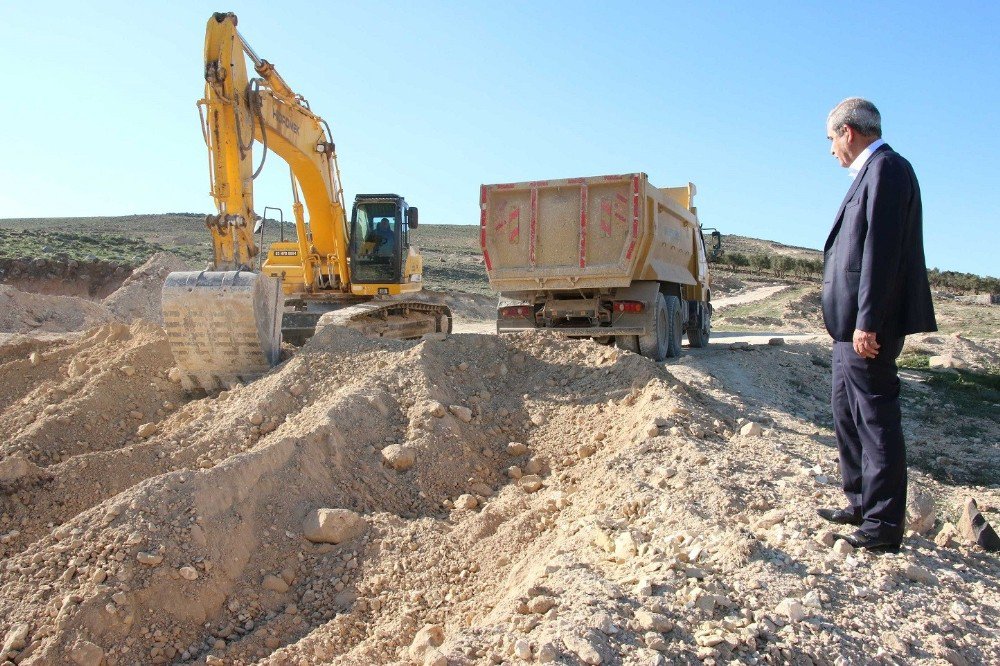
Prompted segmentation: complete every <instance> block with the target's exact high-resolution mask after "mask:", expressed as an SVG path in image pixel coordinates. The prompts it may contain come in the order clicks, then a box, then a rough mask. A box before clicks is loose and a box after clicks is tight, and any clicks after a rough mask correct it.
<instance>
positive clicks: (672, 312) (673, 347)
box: [661, 296, 684, 358]
mask: <svg viewBox="0 0 1000 666" xmlns="http://www.w3.org/2000/svg"><path fill="white" fill-rule="evenodd" d="M661 298H662V297H661ZM666 306H667V321H669V322H670V330H669V333H668V338H667V358H677V357H678V356H680V355H681V336H682V335H684V328H683V320H682V319H681V299H679V298H678V297H676V296H667V298H666Z"/></svg>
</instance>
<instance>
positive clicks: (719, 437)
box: [0, 256, 1000, 666]
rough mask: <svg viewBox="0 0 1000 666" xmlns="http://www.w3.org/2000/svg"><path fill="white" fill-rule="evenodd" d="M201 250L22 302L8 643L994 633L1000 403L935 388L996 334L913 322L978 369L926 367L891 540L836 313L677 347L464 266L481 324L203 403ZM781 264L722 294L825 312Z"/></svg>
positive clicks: (901, 657)
mask: <svg viewBox="0 0 1000 666" xmlns="http://www.w3.org/2000/svg"><path fill="white" fill-rule="evenodd" d="M176 261H177V260H176V259H174V258H171V257H169V256H159V257H154V259H153V260H151V261H150V262H149V263H148V264H146V265H145V266H144V267H142V268H141V269H140V270H139V271H137V273H136V275H134V276H133V277H131V278H129V279H127V280H125V279H124V278H122V280H121V282H119V285H120V288H119V289H118V290H117V291H115V292H113V293H110V294H106V295H102V296H101V297H100V298H98V297H97V296H92V297H90V298H89V299H88V298H84V297H82V296H62V295H59V294H52V293H47V294H27V293H25V292H21V291H19V290H16V289H13V287H8V288H7V289H8V291H4V292H3V295H0V298H7V299H8V306H7V307H5V308H4V312H5V313H6V314H5V315H4V316H6V317H8V318H7V319H5V320H3V322H2V323H3V324H4V325H5V330H6V331H7V334H6V335H4V336H3V338H2V339H0V434H2V437H0V553H2V555H3V560H2V562H0V640H2V641H3V643H2V647H0V650H2V654H0V664H2V663H5V662H4V660H7V661H9V662H13V663H17V664H36V665H39V664H82V665H99V664H108V665H113V664H156V663H196V664H320V663H338V664H435V665H437V666H442V665H445V664H451V665H459V664H499V663H508V664H520V663H534V662H539V663H562V664H580V663H584V664H666V663H709V664H711V663H729V662H742V663H795V664H799V663H801V664H808V663H839V664H856V663H927V664H937V663H952V664H964V663H968V664H976V663H991V662H997V661H998V660H1000V637H998V636H997V633H996V627H997V626H998V625H1000V592H998V589H1000V588H998V583H1000V558H998V557H997V555H996V554H995V553H988V552H986V551H985V550H983V549H982V548H981V547H979V546H976V545H971V544H970V543H969V542H968V537H967V536H966V534H967V533H968V532H969V528H970V526H969V525H967V524H964V523H969V522H970V517H972V516H969V515H967V516H966V517H965V519H964V520H963V519H962V517H963V512H966V513H972V512H971V508H966V502H967V500H968V499H969V498H974V499H975V500H977V501H978V510H979V511H981V512H982V515H983V516H984V517H985V518H986V519H987V520H989V521H991V522H992V523H993V524H994V525H996V524H997V523H998V522H1000V514H998V512H997V507H1000V486H998V484H997V479H998V478H1000V449H998V445H997V443H998V442H1000V421H998V416H997V414H1000V410H998V409H997V407H998V405H997V397H996V394H995V392H994V393H991V392H990V389H989V388H988V387H987V388H986V389H983V391H982V392H978V393H976V392H973V393H965V392H963V391H964V390H965V389H963V391H960V390H958V389H957V388H956V386H955V385H954V384H949V383H942V382H943V381H944V380H948V379H949V378H955V377H958V378H962V377H965V376H966V375H963V374H961V371H960V369H959V368H958V367H956V366H959V365H965V366H967V367H968V368H969V369H971V370H976V371H978V372H980V373H982V374H983V375H985V376H992V375H991V374H990V373H995V372H996V364H997V358H998V356H997V355H998V340H997V339H996V338H995V337H994V338H989V337H974V336H970V335H962V334H961V333H960V334H959V335H958V336H955V335H952V334H951V333H948V332H946V333H943V334H940V335H930V336H922V337H920V338H919V339H915V340H913V341H911V346H910V347H908V353H910V354H911V356H913V357H914V358H916V357H920V358H923V357H926V358H928V359H929V358H931V357H945V358H950V359H951V362H950V363H946V364H945V365H951V366H953V367H952V368H944V369H941V370H933V371H932V370H930V369H923V368H915V369H907V370H906V371H904V382H905V387H904V396H905V417H904V418H905V420H906V424H905V425H906V429H907V437H908V442H909V445H910V453H911V463H912V464H911V471H910V477H911V478H910V482H911V491H910V496H911V511H910V513H911V527H912V530H911V531H910V532H909V533H908V535H907V538H906V541H905V544H904V548H903V550H902V551H901V552H900V553H899V554H895V555H873V554H870V553H866V552H863V551H862V552H852V551H851V549H850V548H849V547H848V548H844V546H846V543H845V542H839V543H838V545H836V546H834V540H833V532H832V530H830V529H829V528H830V526H829V525H828V524H824V523H823V521H821V520H820V519H819V518H818V517H817V516H816V514H815V508H816V507H817V506H835V505H839V504H840V502H841V501H842V496H841V494H840V491H839V489H838V473H837V466H836V449H835V444H834V440H833V434H832V431H831V429H830V420H829V416H828V408H827V400H828V390H829V389H828V386H829V383H828V382H829V378H828V376H829V345H828V343H827V341H826V339H825V338H824V337H822V336H821V335H814V334H815V333H819V331H818V330H817V329H816V327H815V326H814V325H813V324H808V325H802V326H801V327H800V328H797V329H794V331H792V330H791V329H788V330H790V331H791V332H798V333H799V335H798V336H796V337H795V338H791V337H789V338H788V339H787V340H785V344H771V345H769V344H753V345H746V344H736V345H731V344H730V343H729V342H728V341H726V340H725V339H721V341H720V342H717V343H714V344H712V345H710V346H709V347H708V348H707V349H704V350H686V351H685V354H684V355H683V356H682V357H681V358H680V359H678V360H672V361H669V362H667V363H659V364H657V363H653V362H651V361H649V360H648V359H645V358H643V357H641V356H638V355H635V354H632V353H629V352H624V351H621V350H618V349H615V348H612V347H606V346H601V345H597V344H595V343H592V342H586V341H570V340H562V339H558V338H552V337H547V336H544V337H539V336H529V335H516V336H504V337H498V336H496V335H492V334H489V333H487V331H488V330H489V321H488V317H489V314H490V308H491V307H492V299H491V298H490V297H488V296H477V295H473V294H459V293H448V294H440V295H438V296H437V297H438V298H441V299H443V300H446V301H447V302H449V303H450V304H451V305H452V307H453V309H454V310H455V311H456V313H457V315H458V322H457V326H456V330H459V331H461V330H469V331H480V332H476V333H459V334H455V335H452V336H449V337H447V338H445V339H427V340H421V341H410V342H400V341H385V340H370V339H367V338H363V337H360V336H358V335H355V334H353V333H350V332H345V331H335V330H331V329H326V330H324V331H323V332H321V333H320V334H319V335H317V336H316V337H314V338H313V339H312V340H311V341H310V342H309V343H308V344H307V345H306V346H305V347H303V348H302V349H301V350H299V351H297V352H296V353H294V354H293V355H292V357H291V358H290V359H288V360H287V361H285V362H284V363H282V364H281V365H280V366H279V367H277V368H276V369H275V370H274V371H272V372H271V373H269V374H268V375H266V376H265V377H263V378H262V379H260V380H258V381H256V382H253V383H251V384H248V385H246V386H239V387H235V388H234V389H232V390H230V391H224V392H222V393H220V394H218V395H212V396H207V397H192V396H188V395H185V394H184V393H183V391H181V390H180V387H179V385H178V384H177V383H175V382H174V381H172V379H171V378H172V377H174V373H171V369H172V367H173V362H172V357H171V355H170V351H169V346H168V345H167V342H166V337H165V335H164V333H163V331H162V329H161V328H160V327H159V325H158V324H157V322H156V317H157V311H158V307H157V302H156V299H157V294H158V283H159V281H161V280H162V275H163V274H165V272H167V271H169V270H173V269H174V267H175V266H177V265H178V264H177V263H176ZM737 282H740V281H739V280H737ZM22 286H24V285H22ZM761 286H764V287H766V286H768V285H753V284H749V285H748V284H746V283H743V282H740V283H739V284H735V283H734V284H732V285H730V288H729V293H730V294H732V295H736V296H740V295H742V296H743V299H742V302H734V303H732V304H731V305H730V306H728V307H727V308H720V311H719V313H718V314H719V318H718V321H724V319H725V313H726V310H727V309H728V308H733V310H731V311H736V310H735V309H736V308H744V307H749V306H750V305H753V304H756V305H757V306H758V312H759V313H760V314H758V315H757V316H760V317H765V318H775V317H778V318H779V319H780V321H781V324H782V325H781V326H779V328H781V329H783V330H784V329H787V326H785V324H788V323H791V322H793V321H796V317H795V315H793V314H791V313H792V312H794V308H795V307H800V306H801V308H803V311H804V312H806V315H807V316H808V317H815V314H816V312H815V304H812V303H811V301H809V299H808V298H806V297H805V296H807V295H805V294H802V295H800V296H798V297H794V298H791V299H789V298H788V296H789V295H790V293H792V294H793V293H795V290H796V289H798V288H799V287H797V286H795V285H792V286H790V287H788V288H786V289H781V290H775V291H774V292H773V293H771V294H769V295H768V296H766V297H765V298H762V299H760V300H757V299H756V298H755V297H752V296H750V297H748V295H749V294H751V292H753V290H755V289H757V288H759V287H761ZM26 288H27V287H26ZM51 291H52V290H51V289H50V290H49V292H51ZM723 291H724V290H723ZM15 292H16V293H15ZM719 295H720V297H721V296H723V295H725V294H724V293H721V292H720V294H719ZM51 298H65V299H67V300H66V301H60V302H59V303H53V302H51V301H49V300H46V299H51ZM969 307H972V306H969ZM979 307H982V308H987V310H985V311H986V312H989V313H992V310H988V308H989V306H979ZM810 308H812V309H810ZM976 312H978V310H977V311H976ZM775 313H777V314H775ZM70 315H73V316H70ZM745 316H746V317H751V316H755V315H753V314H752V313H750V312H749V311H748V313H747V314H746V315H745ZM984 316H986V315H984ZM988 316H992V314H990V315H988ZM808 321H812V319H808ZM45 322H48V326H47V327H46V326H45ZM749 328H751V329H752V328H753V327H752V326H751V327H749ZM760 330H768V329H767V325H765V324H761V325H760ZM772 330H773V329H772ZM956 359H957V360H958V362H959V363H956V362H955V360H956ZM928 364H929V362H928ZM941 378H944V379H941ZM977 386H978V385H977ZM969 390H971V389H969ZM969 396H972V397H971V398H970V397H969ZM970 400H971V403H970ZM972 515H973V516H974V514H972Z"/></svg>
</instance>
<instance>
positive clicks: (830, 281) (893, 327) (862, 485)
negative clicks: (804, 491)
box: [819, 98, 937, 551]
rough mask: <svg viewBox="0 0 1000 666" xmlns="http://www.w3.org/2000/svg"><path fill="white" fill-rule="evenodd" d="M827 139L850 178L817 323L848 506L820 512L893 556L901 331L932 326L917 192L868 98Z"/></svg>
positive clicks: (832, 122) (827, 259)
mask: <svg viewBox="0 0 1000 666" xmlns="http://www.w3.org/2000/svg"><path fill="white" fill-rule="evenodd" d="M827 138H829V139H830V142H831V150H830V152H831V153H832V154H833V156H834V157H836V158H837V160H838V161H839V162H840V165H841V166H842V167H845V168H848V169H850V170H851V174H852V176H853V177H854V182H853V183H852V185H851V187H850V189H849V190H848V192H847V196H846V197H844V202H843V203H842V204H841V205H840V210H839V211H838V213H837V217H836V219H835V221H834V225H833V229H832V231H830V236H829V238H827V241H826V245H825V247H824V260H823V320H824V322H825V323H826V329H827V331H829V333H830V335H831V336H832V337H833V341H834V342H833V393H832V401H831V402H832V407H833V417H834V428H835V430H836V433H837V446H838V449H839V451H840V471H841V475H842V477H843V488H844V494H845V495H847V500H848V506H847V507H846V508H843V509H820V510H819V514H820V516H822V517H823V518H825V519H826V520H829V521H832V522H835V523H840V524H846V525H855V526H857V527H858V530H857V531H855V532H854V533H853V534H850V535H847V536H843V537H840V538H843V539H844V540H846V541H847V542H848V543H850V544H851V545H852V546H854V547H856V548H867V549H869V550H889V551H895V550H898V549H899V544H900V542H901V541H902V539H903V531H904V528H905V523H906V447H905V444H904V442H903V429H902V423H901V413H900V405H899V377H898V373H897V368H896V358H897V357H898V356H899V353H900V352H901V351H902V349H903V340H904V338H905V336H906V335H907V334H909V333H917V332H921V331H936V330H937V324H936V323H935V320H934V307H933V305H932V303H931V292H930V285H929V283H928V281H927V268H926V265H925V262H924V245H923V231H922V224H923V223H922V213H921V205H920V187H919V185H918V184H917V177H916V175H914V173H913V167H911V166H910V163H909V162H907V161H906V160H905V159H903V158H902V157H901V156H900V155H899V154H898V153H897V152H895V151H894V150H893V149H892V148H890V147H889V145H888V144H886V143H885V142H884V141H882V119H881V116H880V115H879V112H878V109H876V108H875V105H874V104H872V103H871V102H869V101H867V100H864V99H860V98H851V99H846V100H844V101H843V102H841V103H840V104H838V105H837V106H836V107H835V108H834V109H833V111H831V112H830V115H829V117H828V118H827Z"/></svg>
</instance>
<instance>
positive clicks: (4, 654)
mask: <svg viewBox="0 0 1000 666" xmlns="http://www.w3.org/2000/svg"><path fill="white" fill-rule="evenodd" d="M30 631H31V627H30V625H28V624H26V623H20V624H15V625H14V626H13V627H11V628H10V631H8V632H7V636H6V637H5V638H4V639H3V648H2V649H0V659H6V658H8V657H9V656H10V653H11V652H16V651H18V650H23V649H24V648H25V646H26V645H27V644H28V633H29V632H30Z"/></svg>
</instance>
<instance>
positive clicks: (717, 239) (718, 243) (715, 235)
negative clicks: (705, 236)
mask: <svg viewBox="0 0 1000 666" xmlns="http://www.w3.org/2000/svg"><path fill="white" fill-rule="evenodd" d="M721 247H722V234H720V233H719V232H718V231H713V232H712V249H713V250H718V249H719V248H721Z"/></svg>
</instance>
